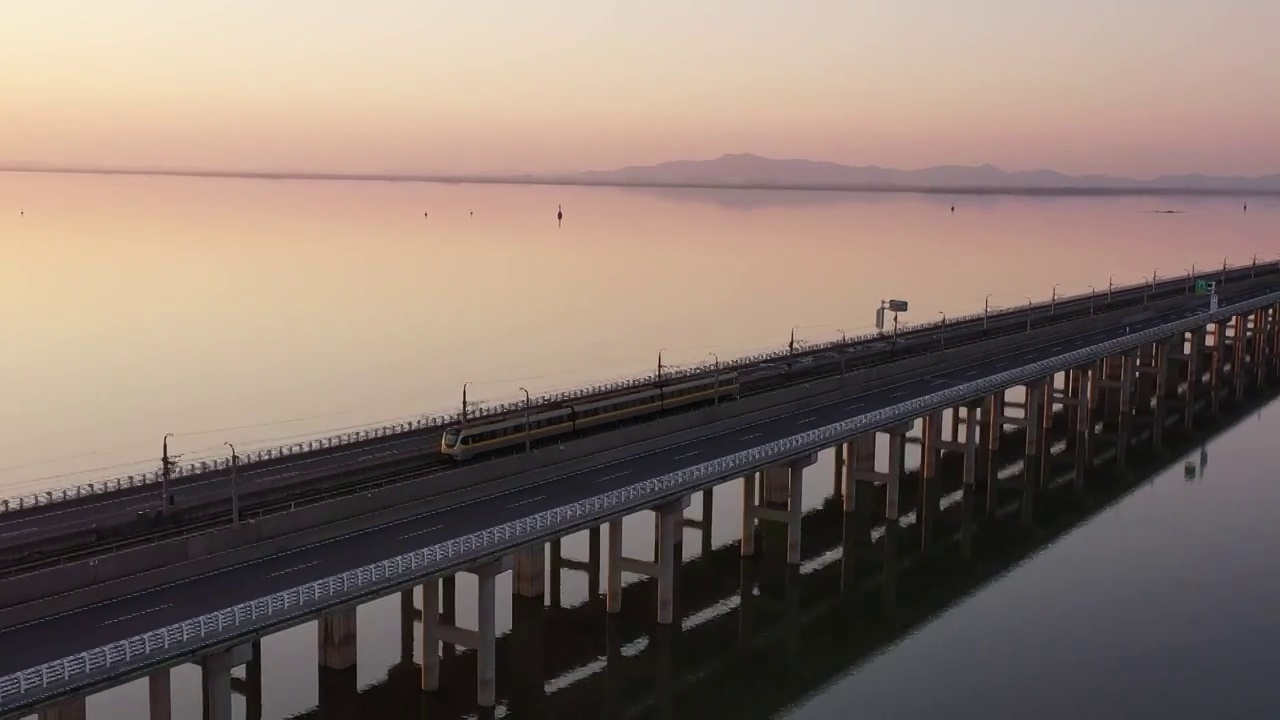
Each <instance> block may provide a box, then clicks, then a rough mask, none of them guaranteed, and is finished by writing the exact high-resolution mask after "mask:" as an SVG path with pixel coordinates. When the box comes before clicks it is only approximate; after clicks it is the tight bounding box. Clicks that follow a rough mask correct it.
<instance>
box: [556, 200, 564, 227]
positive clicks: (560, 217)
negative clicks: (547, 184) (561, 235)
mask: <svg viewBox="0 0 1280 720" xmlns="http://www.w3.org/2000/svg"><path fill="white" fill-rule="evenodd" d="M563 222H564V206H563V205H556V227H559V226H560V224H561V223H563Z"/></svg>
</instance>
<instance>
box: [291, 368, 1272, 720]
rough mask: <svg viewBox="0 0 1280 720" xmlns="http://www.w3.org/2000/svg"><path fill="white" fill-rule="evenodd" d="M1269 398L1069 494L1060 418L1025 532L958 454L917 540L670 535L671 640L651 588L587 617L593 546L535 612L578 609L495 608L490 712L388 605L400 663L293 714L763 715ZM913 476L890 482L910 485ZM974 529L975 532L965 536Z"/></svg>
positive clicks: (1134, 456)
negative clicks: (585, 587) (562, 601)
mask: <svg viewBox="0 0 1280 720" xmlns="http://www.w3.org/2000/svg"><path fill="white" fill-rule="evenodd" d="M1275 396H1276V393H1275V392H1271V393H1268V394H1267V395H1266V396H1265V397H1263V398H1261V399H1259V400H1256V401H1252V402H1250V403H1248V404H1247V405H1243V406H1241V407H1239V408H1236V409H1235V410H1233V411H1229V412H1227V413H1225V414H1224V415H1223V418H1222V420H1221V421H1219V422H1208V421H1206V422H1202V423H1199V425H1200V429H1198V430H1196V431H1193V432H1192V433H1190V434H1187V433H1185V432H1183V431H1181V430H1180V429H1170V430H1169V431H1168V432H1166V433H1165V435H1164V443H1165V444H1164V446H1163V447H1160V448H1152V447H1151V446H1150V445H1149V444H1148V445H1139V446H1135V447H1134V448H1132V449H1131V450H1130V451H1129V453H1128V462H1127V464H1126V465H1124V466H1120V465H1117V464H1116V463H1115V459H1114V458H1115V447H1114V441H1112V442H1111V444H1110V445H1109V444H1108V441H1107V440H1106V439H1105V436H1104V439H1103V440H1101V441H1100V442H1099V443H1098V447H1097V448H1095V450H1096V454H1097V456H1098V458H1099V461H1100V462H1101V464H1100V465H1099V466H1097V467H1095V468H1092V469H1090V470H1089V471H1088V473H1087V478H1086V483H1085V488H1086V492H1084V493H1079V492H1074V491H1073V487H1074V485H1075V477H1076V472H1075V461H1074V459H1073V458H1072V453H1070V452H1068V451H1067V443H1066V437H1067V436H1068V433H1067V432H1066V422H1065V421H1060V422H1058V423H1057V424H1056V426H1055V428H1056V429H1055V436H1053V438H1052V442H1051V443H1050V444H1051V445H1052V446H1053V447H1055V448H1056V449H1057V454H1056V455H1053V456H1050V455H1046V460H1045V461H1044V463H1043V468H1042V470H1040V472H1043V473H1044V476H1043V477H1044V479H1043V481H1042V482H1041V483H1040V488H1039V493H1038V494H1037V496H1036V499H1035V505H1034V513H1033V520H1034V522H1033V523H1032V524H1031V525H1027V524H1025V523H1022V522H1019V521H1018V512H1017V511H1016V510H1017V508H1016V507H1013V506H1012V505H1008V504H1005V503H1004V497H1005V496H1004V495H1000V494H994V495H993V494H990V493H981V492H977V491H975V490H972V489H971V491H970V492H967V493H966V492H964V490H963V489H962V488H961V486H960V485H959V483H958V482H957V480H958V478H959V473H958V472H957V469H958V468H956V467H955V466H954V464H953V463H954V461H955V460H956V459H958V458H952V457H944V460H943V466H942V467H941V468H940V478H941V481H940V482H941V489H940V490H941V492H942V493H943V494H944V500H943V510H942V513H941V514H940V515H939V516H937V518H936V521H937V523H936V526H934V527H933V528H931V529H929V530H927V531H926V530H925V529H923V528H921V527H919V526H917V525H916V524H915V523H911V522H908V523H906V524H905V525H904V526H901V527H888V528H887V527H885V526H884V525H883V523H882V520H881V519H878V518H876V517H874V515H873V514H859V513H854V514H845V513H844V512H842V509H841V502H840V501H839V499H838V498H834V497H833V498H829V499H828V500H827V501H826V502H824V503H823V504H822V505H821V506H820V507H818V508H816V509H814V510H813V511H811V512H809V513H807V514H806V517H805V526H804V535H803V562H802V563H801V565H799V566H788V565H787V564H786V563H785V556H786V537H785V528H784V527H783V526H782V525H779V524H773V523H769V524H765V525H764V526H763V527H762V528H761V529H760V531H759V532H760V535H759V537H758V539H757V540H758V553H757V557H758V559H752V558H748V559H745V560H744V559H742V558H741V557H740V553H739V548H738V545H737V543H729V544H727V545H722V546H721V547H718V548H714V549H711V550H710V551H709V552H708V551H706V549H705V547H703V543H704V542H705V541H704V540H703V538H705V537H709V536H710V532H708V531H709V529H710V528H703V527H697V526H695V527H693V528H691V529H686V532H685V537H684V545H685V548H684V550H685V554H686V556H688V555H689V554H690V553H693V554H695V555H696V556H695V557H693V559H691V560H689V561H688V562H686V563H685V564H684V565H683V566H682V567H681V569H680V572H679V574H678V578H677V584H676V602H677V607H679V608H682V619H681V621H680V622H679V623H678V624H676V625H672V626H667V627H663V626H659V625H657V624H656V623H655V622H654V616H655V612H656V594H655V592H654V589H653V583H652V582H651V581H641V582H636V583H633V584H631V585H629V586H627V587H626V589H625V590H624V593H625V599H624V601H623V603H622V612H621V613H618V614H616V615H612V616H610V615H608V614H607V613H606V612H605V608H604V599H603V597H601V596H600V593H599V577H600V570H601V567H600V560H599V558H600V551H599V546H600V544H601V541H600V537H599V533H594V534H592V536H590V537H589V538H588V541H587V545H588V548H587V552H586V553H583V556H584V557H583V559H581V560H573V559H569V558H564V559H562V560H559V561H558V563H556V565H558V567H559V571H557V572H553V573H552V578H553V579H552V582H551V583H550V588H549V593H548V598H547V601H546V602H554V598H555V597H556V596H557V595H558V594H559V593H560V592H561V591H560V590H559V589H558V588H559V585H560V582H558V581H557V579H563V578H566V577H570V576H573V575H578V574H582V573H584V571H585V574H586V575H587V577H588V578H593V579H594V580H591V582H593V583H594V585H593V590H592V592H591V593H590V594H589V595H588V597H587V598H586V599H585V600H584V601H583V602H581V603H578V604H576V605H574V606H572V607H559V606H557V605H554V604H553V605H551V606H549V607H544V601H543V600H542V599H532V600H531V599H527V598H513V599H512V627H511V631H510V632H509V633H507V634H506V635H505V636H504V637H502V638H501V639H500V640H499V648H498V659H499V670H498V698H499V705H498V708H497V709H496V710H495V711H492V712H486V711H483V710H481V709H479V708H477V707H476V706H475V705H474V692H475V690H474V688H475V684H474V683H475V658H474V653H472V652H471V651H462V652H452V651H446V652H445V655H444V657H443V659H442V665H441V687H442V690H441V692H439V693H436V694H429V695H428V694H423V693H422V692H421V691H420V689H419V688H420V675H419V672H418V669H417V665H416V664H415V662H414V660H413V654H414V647H413V621H414V617H415V616H416V610H415V608H414V607H413V605H412V604H411V601H410V600H408V599H406V598H405V597H402V598H401V599H400V603H401V614H402V617H403V618H408V622H406V623H403V626H402V634H401V643H400V660H399V662H397V663H396V664H395V665H394V666H393V667H392V668H391V669H390V670H389V671H388V673H387V676H386V678H385V679H383V680H381V681H379V682H375V683H374V684H372V685H370V686H369V687H367V688H365V689H364V690H362V691H360V692H359V693H358V694H356V693H355V692H354V675H352V676H351V677H347V676H343V677H341V678H338V677H334V676H322V677H321V684H322V685H321V694H320V697H321V702H320V707H318V708H315V709H312V710H309V711H306V712H303V713H299V714H297V715H295V716H293V717H297V718H335V719H336V718H363V717H378V718H419V717H432V718H465V717H486V716H488V715H492V716H495V717H497V716H502V717H513V718H553V717H608V718H655V719H656V718H664V719H666V718H706V717H713V716H714V717H735V718H737V717H747V718H750V717H760V718H763V717H772V716H774V715H776V714H778V713H781V712H783V711H785V710H786V709H787V708H791V707H793V706H795V705H796V704H797V703H799V702H800V701H802V700H804V699H805V698H806V697H808V696H809V695H811V694H812V693H814V692H815V690H817V689H819V688H821V687H823V686H824V685H826V684H827V683H829V682H830V681H831V680H833V679H834V678H837V677H839V676H840V675H842V674H845V673H847V672H848V671H849V669H850V668H851V667H856V666H858V665H860V664H861V663H864V662H866V661H867V660H868V659H870V658H872V657H874V656H876V655H877V653H880V652H882V651H883V650H885V649H886V648H887V647H889V646H891V645H893V644H894V643H897V642H898V641H899V640H901V639H902V638H903V637H905V636H908V635H910V634H912V633H914V632H916V631H917V630H918V629H919V628H920V627H921V626H922V625H923V624H925V623H926V622H928V621H930V620H931V619H932V618H933V617H935V616H936V615H937V614H938V613H940V612H942V611H944V610H946V609H947V608H948V607H950V606H951V605H953V604H954V603H956V602H957V601H958V600H960V599H961V598H964V597H966V596H968V595H970V594H972V593H974V592H975V591H976V590H977V589H978V588H980V587H982V586H983V585H984V584H986V583H988V582H990V581H991V580H992V579H994V578H997V577H999V576H1001V575H1003V574H1005V573H1006V572H1007V571H1008V570H1009V569H1010V568H1012V567H1014V566H1016V565H1018V564H1019V563H1022V562H1023V561H1024V560H1026V559H1027V558H1028V557H1030V556H1031V555H1033V554H1034V553H1036V552H1038V551H1039V550H1041V549H1042V548H1044V547H1045V546H1046V545H1048V544H1051V543H1053V542H1054V541H1055V540H1056V539H1057V538H1058V537H1059V536H1061V535H1062V534H1063V533H1066V532H1068V531H1069V530H1071V529H1073V528H1074V527H1076V526H1078V525H1079V524H1080V523H1081V522H1082V521H1083V520H1085V519H1087V518H1090V517H1092V516H1094V515H1096V514H1097V513H1098V512H1099V511H1100V510H1101V509H1103V508H1106V507H1108V506H1110V505H1112V504H1113V503H1115V502H1116V501H1117V500H1118V499H1120V498H1122V497H1124V496H1125V495H1127V494H1128V493H1130V492H1132V491H1133V490H1135V489H1136V488H1138V487H1141V486H1142V485H1144V484H1146V483H1147V482H1148V481H1149V480H1150V479H1151V478H1153V477H1154V476H1155V475H1156V474H1158V473H1160V472H1162V471H1163V470H1165V469H1166V468H1169V467H1171V466H1172V467H1175V468H1176V467H1177V466H1178V465H1180V464H1181V463H1182V462H1183V458H1184V456H1185V457H1186V458H1187V459H1189V460H1191V461H1193V462H1194V463H1195V464H1196V465H1197V469H1198V472H1199V474H1200V475H1203V471H1204V468H1205V465H1206V464H1207V460H1208V452H1207V449H1206V448H1207V443H1208V440H1209V439H1210V438H1211V437H1214V436H1216V435H1218V434H1221V433H1223V432H1225V431H1226V430H1227V429H1229V427H1230V426H1231V425H1233V424H1234V423H1236V422H1238V421H1239V419H1241V418H1247V417H1249V416H1251V415H1252V414H1253V413H1254V412H1255V409H1256V408H1258V407H1261V405H1262V404H1264V403H1265V402H1268V401H1270V400H1271V399H1273V398H1274V397H1275ZM1180 424H1181V423H1179V425H1180ZM1147 435H1149V432H1148V433H1147ZM1006 437H1007V441H1006V442H1003V443H1002V444H1001V445H1002V448H1003V450H1000V451H998V453H997V454H996V455H995V456H994V457H993V458H992V459H991V461H990V463H989V469H990V473H989V474H988V477H1000V476H1002V475H1010V474H1014V473H1017V474H1019V475H1021V474H1022V473H1026V472H1028V471H1027V469H1026V468H1024V467H1022V464H1021V463H1020V458H1019V457H1018V455H1019V452H1020V450H1021V448H1022V446H1021V444H1020V442H1019V441H1020V440H1021V437H1020V436H1019V434H1018V432H1016V431H1015V432H1012V433H1009V435H1008V436H1006ZM914 479H915V480H916V482H915V483H907V485H908V486H912V485H913V484H914V486H915V487H917V488H919V487H922V485H921V484H920V483H919V478H918V477H914ZM815 484H816V483H815ZM993 497H994V498H996V500H994V501H993V500H992V498H993ZM907 501H909V502H915V500H914V498H911V497H908V498H904V505H903V507H904V509H914V508H913V507H912V505H910V504H908V502H907ZM708 502H709V501H708ZM993 503H994V504H993ZM1014 504H1015V505H1016V502H1015V503H1014ZM859 505H863V506H865V505H866V504H865V503H859ZM975 518H977V519H978V520H977V522H979V523H980V529H979V530H978V531H977V532H972V531H967V530H971V528H972V523H973V522H975ZM691 524H693V523H691ZM966 540H967V542H966ZM554 557H555V555H554V554H553V558H554ZM448 595H449V593H446V597H447V596H448ZM446 602H447V601H446ZM331 685H332V687H330V686H331Z"/></svg>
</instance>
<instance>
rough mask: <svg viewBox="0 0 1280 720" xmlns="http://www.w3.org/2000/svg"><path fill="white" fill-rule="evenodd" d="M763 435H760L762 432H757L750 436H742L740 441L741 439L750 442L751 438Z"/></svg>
mask: <svg viewBox="0 0 1280 720" xmlns="http://www.w3.org/2000/svg"><path fill="white" fill-rule="evenodd" d="M763 434H764V433H762V432H758V433H751V434H750V435H743V436H742V439H743V440H750V439H751V438H756V437H760V436H761V435H763Z"/></svg>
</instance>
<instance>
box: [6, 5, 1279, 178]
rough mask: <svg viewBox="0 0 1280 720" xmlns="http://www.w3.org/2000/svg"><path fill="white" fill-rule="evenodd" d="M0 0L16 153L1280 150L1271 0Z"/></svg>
mask: <svg viewBox="0 0 1280 720" xmlns="http://www.w3.org/2000/svg"><path fill="white" fill-rule="evenodd" d="M0 5H2V6H4V12H3V13H2V14H0V17H3V21H2V22H0V58H2V59H3V62H0V92H2V96H0V108H2V110H0V160H33V161H47V162H59V163H76V164H80V163H92V164H115V165H140V164H161V165H167V166H181V167H192V166H196V167H217V168H276V169H284V168H288V169H300V170H321V169H324V170H345V171H420V172H506V171H530V172H536V171H548V170H579V169H595V168H610V167H615V166H620V165H628V164H649V163H655V162H661V161H664V160H670V159H680V158H702V157H714V156H717V155H720V154H722V153H725V152H753V153H758V154H762V155H769V156H783V157H810V158H815V159H827V160H834V161H838V162H845V163H850V164H879V165H887V166H895V167H905V168H910V167H920V166H926V165H932V164H942V163H963V164H977V163H982V162H991V163H995V164H997V165H1000V166H1003V167H1006V168H1009V169H1023V168H1032V167H1052V168H1055V169H1059V170H1063V171H1066V172H1073V173H1084V172H1105V173H1115V174H1126V175H1133V176H1146V175H1155V174H1160V173H1166V172H1192V171H1199V172H1206V173H1214V174H1262V173H1268V172H1277V171H1280V41H1277V40H1276V37H1277V36H1276V32H1277V28H1280V2H1276V1H1275V0H1252V1H1250V0H1214V1H1210V0H1202V1H1198V2H1188V1H1185V0H1165V1H1164V2H1157V1H1156V0H1125V1H1124V2H1119V3H1118V2H1114V0H1111V1H1108V2H1104V1H1102V0H1073V1H1072V2H1047V1H1042V0H1026V1H1024V2H1012V1H1002V0H965V1H964V2H960V1H958V0H915V1H914V2H890V0H871V1H868V2H860V1H855V0H805V2H781V1H779V0H772V1H768V2H766V1H765V0H734V1H731V0H699V1H698V2H688V1H687V0H685V1H682V2H676V1H675V0H651V1H650V2H643V3H637V2H621V1H620V0H555V1H554V2H541V3H534V2H517V1H516V0H499V1H498V2H487V3H482V2H470V3H468V2H445V1H444V0H382V1H381V2H378V3H373V4H369V3H356V2H353V1H352V0H327V1H325V2H316V1H311V2H307V1H305V0H272V2H260V1H258V0H220V1H219V2H213V1H212V0H190V1H188V2H180V3H175V2H169V1H167V0H166V1H163V2H162V1H161V0H94V1H93V2H85V1H84V0H74V1H72V0H40V2H20V1H19V0H0Z"/></svg>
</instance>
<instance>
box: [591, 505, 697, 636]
mask: <svg viewBox="0 0 1280 720" xmlns="http://www.w3.org/2000/svg"><path fill="white" fill-rule="evenodd" d="M688 507H689V496H688V495H685V496H684V497H682V498H680V499H679V500H674V501H672V502H669V503H666V504H664V505H659V506H658V507H656V508H654V509H653V512H654V514H655V515H657V518H658V543H657V544H658V547H657V557H656V558H655V559H654V560H653V561H649V560H637V559H636V558H630V557H626V556H624V555H623V554H622V518H615V519H613V520H610V521H609V570H608V574H609V578H608V589H607V591H606V596H605V610H606V612H610V613H618V612H622V573H623V572H630V573H636V574H637V575H647V576H649V577H652V578H655V579H657V581H658V623H659V624H661V625H670V624H671V623H672V621H673V618H674V615H675V580H676V565H678V564H679V561H680V557H679V556H678V553H679V545H680V542H679V541H680V537H679V536H680V533H681V529H682V527H683V522H682V521H683V519H684V511H685V510H686V509H688Z"/></svg>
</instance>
